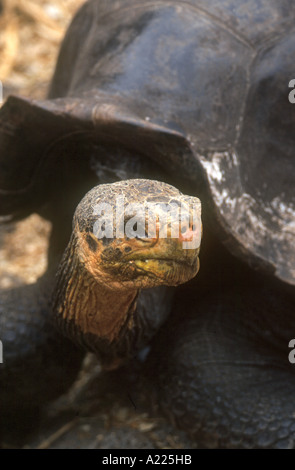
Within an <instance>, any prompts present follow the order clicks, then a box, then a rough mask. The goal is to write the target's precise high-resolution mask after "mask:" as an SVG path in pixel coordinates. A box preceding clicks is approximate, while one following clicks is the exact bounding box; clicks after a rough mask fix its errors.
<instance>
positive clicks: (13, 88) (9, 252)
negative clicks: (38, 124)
mask: <svg viewBox="0 0 295 470" xmlns="http://www.w3.org/2000/svg"><path fill="white" fill-rule="evenodd" d="M82 3H84V0H0V57H1V60H0V80H1V83H2V89H3V99H4V100H5V98H6V97H7V96H8V95H9V94H17V95H22V96H25V97H28V98H35V99H43V98H45V96H46V94H47V90H48V86H49V83H50V80H51V77H52V75H53V71H54V66H55V62H56V59H57V55H58V51H59V47H60V43H61V41H62V39H63V36H64V34H65V31H66V29H67V27H68V25H69V23H70V21H71V19H72V17H73V16H74V14H75V12H76V11H77V10H78V8H79V7H80V5H82ZM0 106H1V103H0ZM49 233H50V224H49V222H48V221H46V220H44V219H42V218H41V217H39V216H38V215H37V214H32V215H31V216H30V217H28V218H27V219H25V220H23V221H20V222H17V223H12V224H5V225H0V288H10V287H16V286H18V285H21V284H23V283H26V284H31V283H34V282H35V281H36V280H37V279H38V277H39V276H41V275H42V274H43V273H44V271H45V270H46V265H47V246H48V238H49ZM32 260H33V262H32Z"/></svg>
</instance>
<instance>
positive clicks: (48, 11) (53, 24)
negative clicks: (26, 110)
mask: <svg viewBox="0 0 295 470" xmlns="http://www.w3.org/2000/svg"><path fill="white" fill-rule="evenodd" d="M82 3H84V0H0V13H1V14H0V57H1V60H0V80H1V82H2V84H3V94H4V98H5V97H6V96H7V95H8V94H10V93H17V94H21V95H24V96H30V97H32V98H43V97H44V96H45V95H46V91H47V88H48V84H49V81H50V79H51V76H52V73H53V69H54V64H55V62H56V58H57V54H58V49H59V46H60V43H61V41H62V38H63V36H64V33H65V30H66V28H67V26H68V25H69V22H70V21H71V18H72V17H73V15H74V13H75V12H76V10H77V9H78V8H79V6H80V5H81V4H82Z"/></svg>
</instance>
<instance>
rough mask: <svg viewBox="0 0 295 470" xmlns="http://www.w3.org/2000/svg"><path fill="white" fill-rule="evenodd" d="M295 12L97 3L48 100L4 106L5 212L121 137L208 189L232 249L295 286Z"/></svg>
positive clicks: (270, 2)
mask: <svg viewBox="0 0 295 470" xmlns="http://www.w3.org/2000/svg"><path fill="white" fill-rule="evenodd" d="M294 19H295V4H294V2H293V1H292V0H260V1H259V2H257V1H256V0H222V1H219V2H216V1H214V0H206V1H205V0H191V1H190V2H186V1H174V0H169V1H168V0H167V1H166V0H160V1H156V2H155V1H144V2H139V1H138V0H124V1H123V0H116V1H112V2H108V1H106V0H104V1H103V0H100V1H96V0H92V1H89V2H87V3H86V4H85V5H84V6H83V7H82V8H81V9H80V11H79V12H78V13H77V15H76V17H75V18H74V20H73V22H72V24H71V26H70V28H69V30H68V32H67V34H66V37H65V39H64V42H63V45H62V48H61V51H60V55H59V59H58V63H57V67H56V71H55V75H54V77H53V81H52V86H51V90H50V93H49V97H48V99H47V100H45V101H33V100H28V99H22V98H19V97H13V96H12V97H9V98H8V100H7V101H6V103H5V104H4V106H3V107H2V109H1V113H0V169H1V172H0V213H1V214H2V215H13V216H18V215H21V214H24V213H27V212H28V211H32V210H35V209H37V208H38V207H40V206H41V205H42V204H44V202H46V201H47V200H48V199H50V197H51V196H52V191H53V190H54V189H53V188H56V186H57V185H58V184H63V181H65V180H66V179H67V178H68V177H69V174H70V173H71V171H72V168H73V167H75V168H76V170H77V168H78V169H81V178H83V175H84V173H83V171H82V169H83V168H85V169H87V168H89V153H91V147H92V146H93V145H95V144H97V143H99V144H102V145H106V144H107V145H114V144H115V145H116V146H119V147H121V148H124V149H128V151H129V152H131V153H132V152H136V153H140V154H141V155H143V156H144V157H145V158H146V159H153V160H155V161H157V162H158V163H160V164H161V166H162V167H163V168H164V169H165V170H167V172H169V173H172V174H176V175H181V176H183V177H184V178H187V179H188V180H190V181H191V182H192V183H193V184H194V188H195V189H194V190H195V193H196V195H199V191H200V188H204V189H202V191H203V193H202V198H203V203H204V199H205V200H206V203H207V205H208V210H209V211H210V214H211V218H212V221H213V223H214V227H215V229H216V231H217V232H219V233H220V236H221V237H222V240H223V242H224V243H225V244H226V246H227V247H228V249H229V250H230V251H232V252H233V253H235V254H237V255H239V256H240V257H242V258H244V259H245V260H247V261H248V262H249V263H251V264H252V265H254V266H256V267H257V266H258V267H259V268H260V269H263V270H266V271H268V272H271V273H273V275H274V276H276V277H278V278H279V279H281V280H283V281H285V282H287V283H290V284H295V222H294V220H295V159H294V156H293V153H294V148H295V133H294V123H295V106H294V105H293V104H292V103H291V102H290V101H289V100H288V96H289V93H290V88H289V83H290V80H292V79H293V78H295V76H294V54H295V26H294V24H295V23H294ZM73 142H74V144H73ZM66 144H68V145H69V147H67V145H66ZM82 144H83V145H84V147H83V148H84V149H85V148H86V147H87V148H89V149H90V150H89V153H88V152H87V151H83V152H81V155H80V156H79V155H78V157H77V156H76V157H75V161H74V158H73V160H72V157H71V152H70V151H66V150H65V151H60V149H61V148H63V149H66V148H68V149H72V148H73V145H74V146H76V145H78V147H79V145H82ZM71 145H72V146H71ZM85 146H86V147H85ZM78 153H79V152H78ZM57 174H59V179H58V182H57V181H56V175H57ZM60 175H62V177H60Z"/></svg>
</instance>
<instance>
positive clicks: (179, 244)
mask: <svg viewBox="0 0 295 470" xmlns="http://www.w3.org/2000/svg"><path fill="white" fill-rule="evenodd" d="M122 195H124V198H125V203H126V206H125V208H126V210H127V204H132V203H137V204H139V205H140V207H141V208H142V207H147V203H148V202H162V203H163V202H165V203H169V202H170V201H174V202H175V203H178V204H179V205H180V204H181V202H182V201H184V200H186V201H187V202H190V203H191V204H196V206H197V207H200V202H199V200H198V199H197V198H189V197H187V196H183V195H182V194H181V193H180V192H179V191H178V190H177V189H175V188H174V187H172V186H170V185H167V184H165V183H161V182H157V181H150V180H143V179H142V180H140V179H138V180H136V179H135V180H127V181H121V182H118V183H113V184H109V185H100V186H97V187H95V188H93V189H92V190H91V191H90V192H89V193H87V195H86V196H85V197H84V198H83V200H82V201H81V203H80V204H79V205H78V207H77V210H76V213H75V215H74V220H73V233H72V237H71V240H70V242H69V245H68V247H67V249H66V250H65V254H64V256H63V259H62V262H61V264H60V268H59V271H58V275H57V284H56V286H55V289H54V294H53V312H54V318H55V321H56V323H57V325H58V327H59V328H60V329H61V330H62V331H63V332H64V333H65V334H66V335H68V336H69V337H70V338H71V339H73V340H74V341H76V342H77V343H79V344H82V345H83V346H86V348H88V349H90V350H92V351H94V352H95V353H96V354H97V355H98V356H99V358H100V360H101V361H102V362H103V364H104V366H105V367H112V368H113V367H116V366H117V365H118V364H120V363H121V361H122V360H124V359H126V358H127V357H130V356H133V355H134V354H135V353H136V351H138V349H140V348H141V347H143V346H144V344H145V343H146V342H147V340H148V339H149V338H150V337H151V336H152V335H153V334H154V332H155V328H154V327H153V326H151V324H150V325H149V322H147V323H146V321H145V323H146V324H145V326H144V327H143V324H142V323H143V312H142V307H140V305H143V304H142V303H141V302H139V303H138V298H139V296H140V295H141V289H145V290H146V289H147V292H144V293H143V294H142V295H144V296H147V295H152V294H149V293H150V288H155V287H158V286H176V285H179V284H181V283H184V282H186V281H188V280H189V279H191V278H192V277H194V276H195V275H196V274H197V271H198V253H199V248H200V247H199V244H198V245H197V246H196V247H195V248H194V249H184V248H183V242H185V241H189V240H192V237H193V236H194V235H196V236H198V240H200V237H201V223H200V222H199V224H197V225H196V227H193V226H191V227H186V228H185V231H184V233H181V232H179V234H178V237H177V238H171V237H169V236H168V238H160V237H159V229H160V227H159V221H157V219H156V212H154V213H153V215H155V219H154V220H156V224H158V225H157V226H156V228H157V229H156V231H155V233H154V235H155V236H154V237H153V238H132V237H128V236H126V234H125V235H124V236H122V238H114V237H113V238H100V239H98V238H97V237H96V236H95V235H94V227H95V223H96V221H97V218H98V217H97V215H95V213H94V212H95V207H96V205H97V204H98V203H108V204H110V205H111V207H112V208H114V210H115V207H116V200H117V197H118V196H122ZM129 207H130V206H129ZM117 215H118V214H117V213H115V214H114V217H113V214H111V215H109V222H110V223H111V222H114V220H115V221H117ZM126 217H127V216H126ZM128 217H129V220H130V214H129V215H128ZM128 217H127V218H128ZM127 221H128V220H127ZM146 221H147V219H146V218H145V223H146ZM117 222H118V221H117ZM124 222H126V220H125V221H124ZM170 222H173V221H172V220H170ZM114 228H116V226H115V227H114ZM168 235H169V233H168ZM162 302H163V303H162ZM159 307H160V308H159V316H160V317H161V318H162V321H164V319H165V318H166V317H167V306H165V299H164V298H163V299H162V297H161V305H159ZM147 315H152V312H151V313H150V314H149V313H147ZM151 323H152V322H151ZM157 323H158V322H157ZM143 329H144V330H145V331H143Z"/></svg>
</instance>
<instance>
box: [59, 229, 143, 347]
mask: <svg viewBox="0 0 295 470" xmlns="http://www.w3.org/2000/svg"><path fill="white" fill-rule="evenodd" d="M137 295H138V289H128V290H126V289H123V288H118V287H117V288H114V287H112V286H109V285H106V284H105V283H104V282H103V279H100V278H98V277H94V276H93V275H92V274H90V273H89V272H88V270H87V269H86V267H85V265H84V264H83V263H82V262H81V261H80V260H79V258H78V256H77V240H76V239H75V237H74V236H72V238H71V241H70V243H69V245H68V247H67V249H66V251H65V253H64V256H63V258H62V261H61V264H60V267H59V270H58V273H57V283H56V286H55V290H54V295H53V304H52V305H53V312H54V317H55V321H56V322H57V324H58V326H59V327H60V328H61V330H62V331H63V332H64V333H65V334H66V335H67V336H70V337H72V339H74V340H77V338H76V336H77V334H79V335H81V334H82V335H88V334H90V335H95V336H96V337H99V338H101V339H103V340H106V341H108V342H110V343H111V342H113V341H115V340H116V339H117V338H118V337H119V336H120V332H121V330H122V329H123V328H124V329H125V328H126V325H127V328H128V327H129V328H131V327H132V316H133V312H134V310H135V302H136V298H137Z"/></svg>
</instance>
